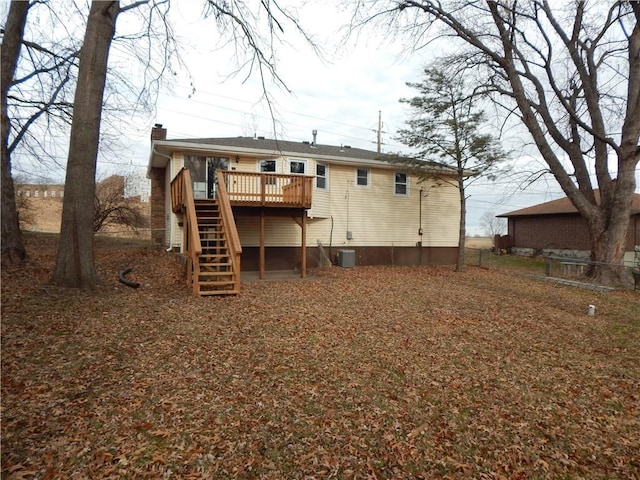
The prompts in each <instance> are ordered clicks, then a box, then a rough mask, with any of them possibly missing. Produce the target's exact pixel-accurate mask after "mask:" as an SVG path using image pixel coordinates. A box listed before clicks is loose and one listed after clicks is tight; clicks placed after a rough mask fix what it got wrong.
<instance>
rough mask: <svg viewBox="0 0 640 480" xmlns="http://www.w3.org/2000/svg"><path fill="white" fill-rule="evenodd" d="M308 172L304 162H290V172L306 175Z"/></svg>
mask: <svg viewBox="0 0 640 480" xmlns="http://www.w3.org/2000/svg"><path fill="white" fill-rule="evenodd" d="M306 171H307V164H306V162H305V161H304V160H291V161H290V162H289V172H290V173H295V174H300V175H304V174H305V173H306Z"/></svg>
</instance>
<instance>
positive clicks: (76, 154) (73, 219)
mask: <svg viewBox="0 0 640 480" xmlns="http://www.w3.org/2000/svg"><path fill="white" fill-rule="evenodd" d="M119 10H120V5H119V2H118V1H112V2H104V1H97V0H94V1H93V2H92V4H91V10H90V12H89V18H88V20H87V29H86V32H85V36H84V42H83V46H82V50H81V52H80V65H79V69H78V85H77V87H76V92H75V98H74V107H73V122H72V124H71V139H70V142H69V158H68V161H67V175H66V180H65V191H64V203H63V207H62V226H61V231H60V243H59V244H58V256H57V259H56V266H55V271H54V274H53V278H52V282H53V283H54V284H56V285H60V286H63V287H72V288H86V289H93V288H95V287H96V285H97V282H98V278H97V274H96V269H95V257H94V246H93V240H94V239H93V235H94V232H93V213H94V212H93V210H94V202H95V189H96V184H95V176H96V161H97V157H98V144H99V140H100V120H101V116H102V101H103V96H104V87H105V82H106V77H107V63H108V59H109V49H110V47H111V41H112V40H113V35H114V33H115V26H116V19H117V16H118V13H119Z"/></svg>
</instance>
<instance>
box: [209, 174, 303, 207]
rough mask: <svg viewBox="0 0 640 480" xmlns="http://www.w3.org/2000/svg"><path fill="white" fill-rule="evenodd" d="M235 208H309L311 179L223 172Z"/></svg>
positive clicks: (301, 176) (297, 176) (296, 176)
mask: <svg viewBox="0 0 640 480" xmlns="http://www.w3.org/2000/svg"><path fill="white" fill-rule="evenodd" d="M220 173H222V176H223V178H224V180H225V185H226V187H227V193H228V195H229V201H230V203H231V205H232V206H234V207H236V206H237V207H272V208H302V209H308V208H311V194H312V190H313V177H310V176H305V175H281V174H277V173H251V172H236V171H228V170H226V171H222V172H220Z"/></svg>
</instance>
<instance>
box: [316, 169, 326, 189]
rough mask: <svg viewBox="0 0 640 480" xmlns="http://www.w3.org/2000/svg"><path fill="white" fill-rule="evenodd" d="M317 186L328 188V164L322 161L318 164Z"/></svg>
mask: <svg viewBox="0 0 640 480" xmlns="http://www.w3.org/2000/svg"><path fill="white" fill-rule="evenodd" d="M316 188H319V189H321V190H326V189H327V166H326V165H323V164H322V163H318V164H316Z"/></svg>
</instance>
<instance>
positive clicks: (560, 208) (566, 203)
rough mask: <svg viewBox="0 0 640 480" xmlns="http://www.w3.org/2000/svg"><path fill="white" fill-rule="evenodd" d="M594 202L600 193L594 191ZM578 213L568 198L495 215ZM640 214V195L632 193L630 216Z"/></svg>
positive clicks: (518, 215) (506, 216)
mask: <svg viewBox="0 0 640 480" xmlns="http://www.w3.org/2000/svg"><path fill="white" fill-rule="evenodd" d="M595 194H596V200H598V201H599V200H600V192H599V191H597V190H596V192H595ZM574 213H578V210H577V209H576V207H574V206H573V203H571V200H569V198H568V197H564V198H559V199H558V200H552V201H550V202H545V203H539V204H538V205H534V206H532V207H527V208H522V209H520V210H514V211H513V212H508V213H502V214H500V215H496V216H497V217H505V218H509V217H524V216H530V215H560V214H574ZM637 214H640V194H637V193H634V194H633V200H632V203H631V215H637Z"/></svg>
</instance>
